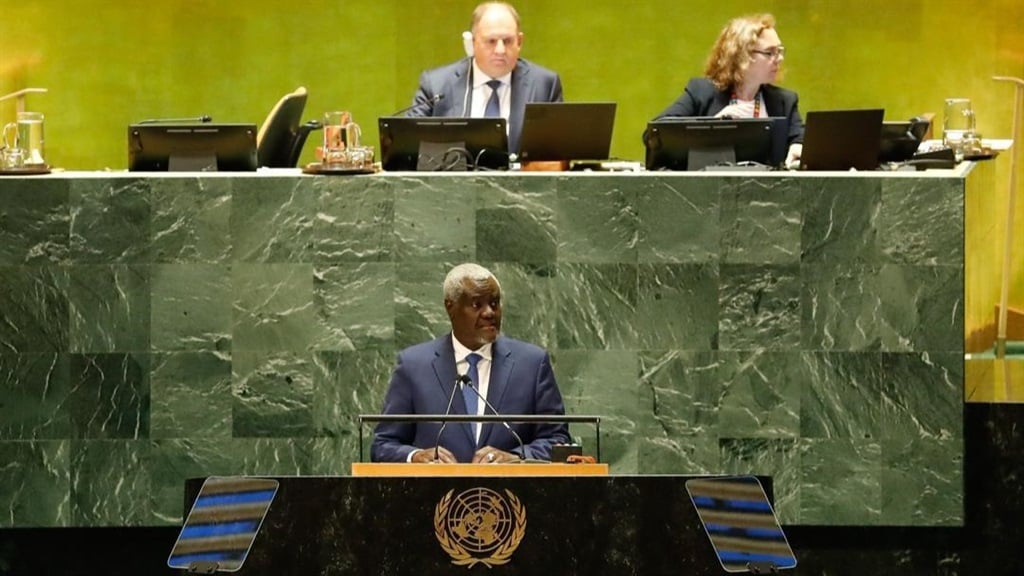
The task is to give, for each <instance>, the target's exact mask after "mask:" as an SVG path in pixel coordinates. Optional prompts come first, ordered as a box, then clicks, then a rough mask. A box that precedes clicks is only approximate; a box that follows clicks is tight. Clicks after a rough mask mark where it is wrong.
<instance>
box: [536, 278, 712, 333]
mask: <svg viewBox="0 0 1024 576" xmlns="http://www.w3.org/2000/svg"><path fill="white" fill-rule="evenodd" d="M557 290H558V297H559V303H558V308H559V310H558V341H557V346H556V347H557V348H558V349H561V350H580V349H583V350H634V349H636V348H637V347H638V345H639V343H640V338H639V332H640V330H641V327H640V326H638V325H637V324H636V322H635V316H636V308H637V295H638V290H639V286H638V280H637V266H636V265H635V264H568V263H562V264H560V265H559V267H558V289H557ZM705 341H706V340H705Z"/></svg>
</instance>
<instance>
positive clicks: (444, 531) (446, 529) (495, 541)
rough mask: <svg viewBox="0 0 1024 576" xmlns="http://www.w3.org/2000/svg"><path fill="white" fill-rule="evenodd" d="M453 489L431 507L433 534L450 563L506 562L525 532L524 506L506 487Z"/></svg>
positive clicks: (474, 564)
mask: <svg viewBox="0 0 1024 576" xmlns="http://www.w3.org/2000/svg"><path fill="white" fill-rule="evenodd" d="M454 492H455V491H454V490H449V491H448V493H447V494H445V495H444V497H443V498H441V500H440V501H439V502H438V503H437V506H436V507H435V508H434V534H435V535H436V536H437V541H438V542H439V543H440V544H441V548H443V549H444V551H445V552H447V553H448V555H449V556H451V557H452V564H457V565H459V566H466V567H467V568H472V567H473V566H476V565H477V564H486V565H487V567H491V566H498V565H501V564H507V563H508V561H509V560H510V559H511V558H512V554H513V553H515V551H516V548H519V543H520V542H522V541H523V536H524V535H525V534H526V507H525V506H523V504H522V503H521V502H520V501H519V498H516V495H515V494H513V493H512V492H511V491H509V490H505V494H504V495H502V494H499V493H498V492H496V491H494V490H491V489H489V488H473V489H470V490H466V491H465V492H463V493H461V494H459V495H458V496H455V497H454V498H453V497H452V495H453V494H454Z"/></svg>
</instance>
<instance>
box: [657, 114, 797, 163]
mask: <svg viewBox="0 0 1024 576" xmlns="http://www.w3.org/2000/svg"><path fill="white" fill-rule="evenodd" d="M787 129H788V122H787V120H786V119H785V118H781V117H780V118H736V119H727V118H665V119H661V120H655V121H653V122H650V123H649V124H648V125H647V132H645V133H644V143H645V145H646V148H647V169H648V170H690V171H694V170H702V169H704V168H706V167H708V166H715V165H729V164H733V165H734V164H737V163H740V162H756V163H758V164H762V165H765V166H770V167H776V166H779V165H781V164H782V162H783V161H784V160H785V158H786V140H787Z"/></svg>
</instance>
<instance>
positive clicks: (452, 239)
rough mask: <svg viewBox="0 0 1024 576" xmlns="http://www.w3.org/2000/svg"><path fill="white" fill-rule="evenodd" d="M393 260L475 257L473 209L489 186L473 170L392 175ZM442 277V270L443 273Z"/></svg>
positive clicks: (486, 193)
mask: <svg viewBox="0 0 1024 576" xmlns="http://www.w3.org/2000/svg"><path fill="white" fill-rule="evenodd" d="M391 184H392V185H393V186H394V190H395V192H394V196H395V216H394V219H395V224H394V234H395V256H394V260H395V261H398V262H403V263H405V262H423V263H428V262H455V263H458V262H469V261H473V260H475V259H476V245H477V241H476V212H477V210H478V209H479V208H480V207H481V204H482V202H483V198H484V197H485V196H486V195H488V194H490V193H492V191H491V186H490V185H489V184H488V183H487V182H486V181H485V180H484V179H482V178H478V177H473V176H469V175H466V176H455V177H445V176H438V175H433V176H431V175H423V176H415V177H412V176H410V177H399V178H396V179H394V180H392V181H391ZM442 278H443V276H442Z"/></svg>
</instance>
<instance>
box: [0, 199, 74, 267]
mask: <svg viewBox="0 0 1024 576" xmlns="http://www.w3.org/2000/svg"><path fill="white" fill-rule="evenodd" d="M69 187H70V184H69V182H68V181H67V180H57V181H54V180H32V179H25V180H21V181H18V182H17V184H16V185H15V186H12V187H10V188H9V189H5V190H4V193H3V194H0V266H18V265H22V264H32V265H44V264H59V263H63V262H67V260H68V258H69V256H70V244H69V230H70V222H71V212H70V208H69V204H68V195H69V191H68V190H69Z"/></svg>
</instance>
